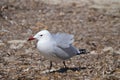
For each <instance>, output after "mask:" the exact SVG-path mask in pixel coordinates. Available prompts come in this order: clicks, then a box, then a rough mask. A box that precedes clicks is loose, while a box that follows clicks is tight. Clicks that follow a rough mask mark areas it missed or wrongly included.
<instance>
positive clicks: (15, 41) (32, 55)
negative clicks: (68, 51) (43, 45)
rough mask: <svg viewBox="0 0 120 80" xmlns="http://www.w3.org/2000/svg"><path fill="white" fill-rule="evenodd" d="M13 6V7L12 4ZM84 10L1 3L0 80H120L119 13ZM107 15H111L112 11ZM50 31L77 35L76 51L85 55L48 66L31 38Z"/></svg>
mask: <svg viewBox="0 0 120 80" xmlns="http://www.w3.org/2000/svg"><path fill="white" fill-rule="evenodd" d="M10 1H11V2H10ZM116 11H117V12H118V13H117V14H114V13H111V14H106V13H109V11H108V8H107V9H106V8H105V9H98V8H95V6H94V7H93V6H92V7H89V5H88V4H84V5H83V4H82V3H81V5H80V4H79V5H78V4H76V3H71V4H69V5H60V4H57V5H52V4H46V3H43V2H41V1H38V2H37V0H36V1H34V0H30V2H27V1H26V0H23V1H22V0H20V1H15V0H8V1H7V0H4V1H2V2H1V3H0V80H61V79H62V80H119V79H120V16H119V15H120V13H119V11H118V9H117V10H116ZM110 12H111V11H110ZM42 29H48V30H49V31H50V32H53V33H55V32H67V33H70V34H74V35H75V42H74V45H75V46H76V47H78V48H85V49H87V50H88V51H90V53H89V54H85V55H80V56H75V57H73V58H71V59H70V60H68V61H66V63H67V66H68V67H69V68H68V69H64V68H63V64H62V63H57V64H56V63H53V69H56V70H54V71H52V72H51V73H43V72H44V71H46V70H48V68H49V61H48V60H46V59H44V57H43V56H41V55H40V54H39V52H38V50H37V49H36V41H33V42H27V41H26V40H27V39H28V38H29V36H31V35H34V34H35V33H36V32H38V31H40V30H42Z"/></svg>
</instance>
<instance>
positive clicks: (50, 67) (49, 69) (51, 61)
mask: <svg viewBox="0 0 120 80" xmlns="http://www.w3.org/2000/svg"><path fill="white" fill-rule="evenodd" d="M51 68H52V61H50V68H49V70H50V69H51Z"/></svg>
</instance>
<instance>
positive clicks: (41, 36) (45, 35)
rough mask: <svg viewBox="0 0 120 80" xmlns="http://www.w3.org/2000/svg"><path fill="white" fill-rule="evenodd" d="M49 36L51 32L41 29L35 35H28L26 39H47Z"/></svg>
mask: <svg viewBox="0 0 120 80" xmlns="http://www.w3.org/2000/svg"><path fill="white" fill-rule="evenodd" d="M50 37H51V34H50V32H49V31H48V30H42V31H40V32H38V33H37V34H36V35H34V36H33V37H30V38H29V39H28V41H30V40H34V39H37V40H38V41H39V40H43V39H44V40H46V39H49V38H50Z"/></svg>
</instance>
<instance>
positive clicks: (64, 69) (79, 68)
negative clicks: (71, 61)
mask: <svg viewBox="0 0 120 80" xmlns="http://www.w3.org/2000/svg"><path fill="white" fill-rule="evenodd" d="M84 69H86V67H73V68H69V67H66V68H60V69H58V70H55V71H52V72H50V73H55V72H58V73H66V72H67V71H68V70H71V71H73V72H75V71H80V70H84Z"/></svg>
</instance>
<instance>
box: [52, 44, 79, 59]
mask: <svg viewBox="0 0 120 80" xmlns="http://www.w3.org/2000/svg"><path fill="white" fill-rule="evenodd" d="M53 53H54V54H55V55H56V56H57V57H58V58H60V59H62V60H66V59H69V58H71V57H73V56H75V55H76V54H77V53H78V50H77V49H76V48H75V47H74V46H72V45H70V46H69V47H68V48H62V47H54V52H53Z"/></svg>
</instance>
